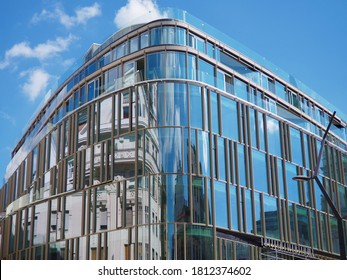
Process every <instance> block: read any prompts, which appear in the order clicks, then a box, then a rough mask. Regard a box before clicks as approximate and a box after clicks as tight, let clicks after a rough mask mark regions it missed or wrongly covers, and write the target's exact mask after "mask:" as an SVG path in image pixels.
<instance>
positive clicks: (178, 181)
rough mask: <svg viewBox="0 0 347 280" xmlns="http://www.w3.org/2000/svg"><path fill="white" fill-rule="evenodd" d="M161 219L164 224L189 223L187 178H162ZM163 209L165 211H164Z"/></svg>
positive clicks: (171, 176)
mask: <svg viewBox="0 0 347 280" xmlns="http://www.w3.org/2000/svg"><path fill="white" fill-rule="evenodd" d="M161 179H162V182H161V196H160V197H161V202H160V203H161V205H162V209H163V211H162V212H161V213H162V215H165V214H166V215H167V216H166V217H163V216H162V217H161V220H162V221H165V222H190V207H189V200H190V199H189V187H188V177H187V176H181V175H166V176H162V178H161ZM164 209H165V210H164Z"/></svg>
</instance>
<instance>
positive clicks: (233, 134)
mask: <svg viewBox="0 0 347 280" xmlns="http://www.w3.org/2000/svg"><path fill="white" fill-rule="evenodd" d="M221 109H222V112H221V117H222V135H223V136H225V137H228V138H231V139H233V140H236V141H238V139H239V136H238V135H239V133H238V114H237V103H236V102H235V101H234V100H231V99H229V98H227V97H225V96H221Z"/></svg>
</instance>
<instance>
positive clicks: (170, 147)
mask: <svg viewBox="0 0 347 280" xmlns="http://www.w3.org/2000/svg"><path fill="white" fill-rule="evenodd" d="M157 130H158V143H159V152H158V157H159V158H158V164H159V170H160V171H161V172H164V173H165V172H168V173H170V172H173V173H177V172H182V170H183V166H182V163H183V159H182V129H180V128H159V129H157ZM152 131H153V130H152ZM173 139H174V141H173Z"/></svg>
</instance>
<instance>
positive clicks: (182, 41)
mask: <svg viewBox="0 0 347 280" xmlns="http://www.w3.org/2000/svg"><path fill="white" fill-rule="evenodd" d="M176 44H178V45H183V46H185V45H186V44H187V31H186V29H185V28H182V27H176Z"/></svg>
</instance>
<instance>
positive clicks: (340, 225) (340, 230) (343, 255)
mask: <svg viewBox="0 0 347 280" xmlns="http://www.w3.org/2000/svg"><path fill="white" fill-rule="evenodd" d="M335 114H336V112H334V113H333V115H332V116H331V119H330V122H329V124H328V126H327V128H326V129H325V132H324V135H323V139H322V143H321V147H320V150H319V154H318V158H317V163H316V168H315V170H314V172H313V175H312V176H305V175H298V176H295V177H293V180H295V181H306V182H307V181H311V180H315V181H316V183H317V185H318V187H319V189H320V190H321V192H322V194H323V196H324V198H325V199H326V201H327V202H328V204H329V206H330V208H331V210H332V211H333V214H334V216H335V218H336V220H337V230H338V235H339V247H340V258H341V259H342V260H345V259H346V248H345V238H344V232H343V219H342V216H341V213H340V212H339V210H338V209H337V207H336V206H335V204H334V202H333V201H332V199H331V198H330V195H329V194H328V193H327V191H326V190H325V188H324V186H323V184H322V182H321V181H320V180H319V178H318V174H319V166H320V162H321V159H322V155H323V150H324V144H325V142H326V138H327V135H328V132H329V130H330V126H331V124H332V122H333V119H334V117H335Z"/></svg>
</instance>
